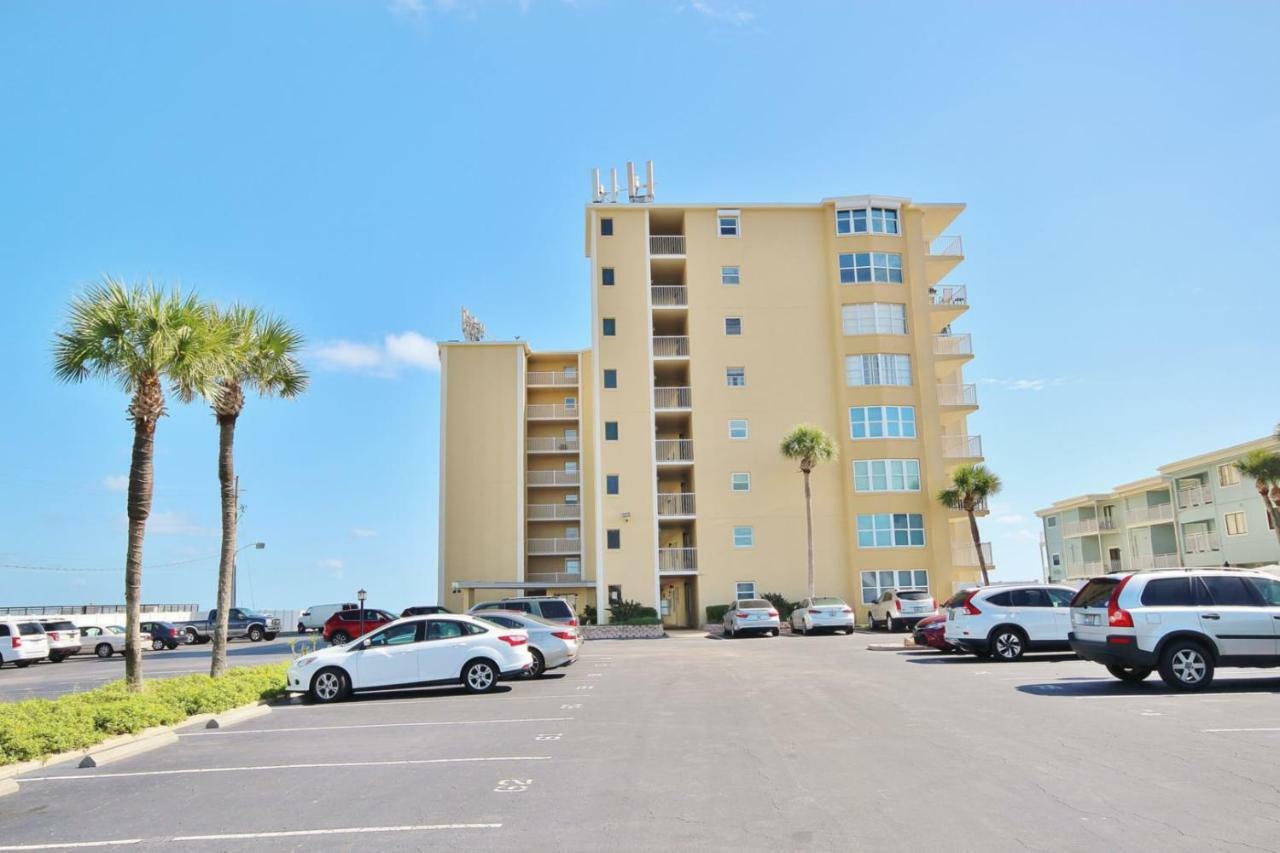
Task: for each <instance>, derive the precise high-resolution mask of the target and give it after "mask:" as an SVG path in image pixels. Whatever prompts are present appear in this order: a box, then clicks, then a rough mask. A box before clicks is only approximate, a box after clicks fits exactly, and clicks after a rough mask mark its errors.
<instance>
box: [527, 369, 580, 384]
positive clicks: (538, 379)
mask: <svg viewBox="0 0 1280 853" xmlns="http://www.w3.org/2000/svg"><path fill="white" fill-rule="evenodd" d="M524 384H525V385H527V386H528V387H530V388H576V387H578V371H576V370H530V371H529V372H528V373H526V374H525V377H524Z"/></svg>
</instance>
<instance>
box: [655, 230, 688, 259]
mask: <svg viewBox="0 0 1280 853" xmlns="http://www.w3.org/2000/svg"><path fill="white" fill-rule="evenodd" d="M649 254H651V255H683V254H684V235H683V234H651V235H649Z"/></svg>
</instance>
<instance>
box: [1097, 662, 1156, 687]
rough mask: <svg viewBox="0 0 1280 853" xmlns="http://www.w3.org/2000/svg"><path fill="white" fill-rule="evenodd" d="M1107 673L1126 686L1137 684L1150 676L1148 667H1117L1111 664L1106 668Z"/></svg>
mask: <svg viewBox="0 0 1280 853" xmlns="http://www.w3.org/2000/svg"><path fill="white" fill-rule="evenodd" d="M1107 672H1109V673H1111V674H1112V675H1114V676H1115V677H1116V678H1118V679H1120V680H1121V681H1123V682H1125V683H1126V684H1137V683H1138V682H1140V681H1142V680H1143V679H1145V678H1146V677H1147V676H1148V675H1150V674H1151V667H1149V666H1119V665H1116V664H1112V665H1110V666H1108V667H1107Z"/></svg>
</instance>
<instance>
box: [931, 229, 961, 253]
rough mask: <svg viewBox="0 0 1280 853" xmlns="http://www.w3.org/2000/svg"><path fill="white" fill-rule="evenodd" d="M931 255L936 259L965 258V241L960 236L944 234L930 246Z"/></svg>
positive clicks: (936, 238)
mask: <svg viewBox="0 0 1280 853" xmlns="http://www.w3.org/2000/svg"><path fill="white" fill-rule="evenodd" d="M929 254H930V255H932V256H934V257H942V258H956V257H963V256H964V241H963V240H961V239H960V237H959V235H955V234H944V235H943V236H941V237H935V238H934V239H933V242H931V243H930V244H929Z"/></svg>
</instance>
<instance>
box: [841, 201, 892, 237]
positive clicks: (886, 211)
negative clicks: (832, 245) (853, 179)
mask: <svg viewBox="0 0 1280 853" xmlns="http://www.w3.org/2000/svg"><path fill="white" fill-rule="evenodd" d="M868 226H870V227H868ZM836 233H837V234H867V233H871V234H898V233H900V232H899V230H898V211H896V210H894V209H893V208H892V207H871V208H866V207H859V208H853V209H851V210H837V211H836Z"/></svg>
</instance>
